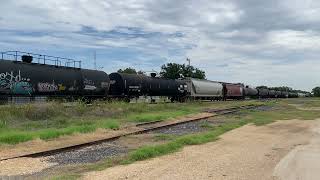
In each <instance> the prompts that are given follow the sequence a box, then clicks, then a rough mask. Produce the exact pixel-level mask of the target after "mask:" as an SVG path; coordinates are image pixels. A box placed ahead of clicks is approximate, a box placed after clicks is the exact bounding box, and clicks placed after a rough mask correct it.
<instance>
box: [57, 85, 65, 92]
mask: <svg viewBox="0 0 320 180" xmlns="http://www.w3.org/2000/svg"><path fill="white" fill-rule="evenodd" d="M58 87H59V91H65V90H66V87H65V86H64V85H63V84H58Z"/></svg>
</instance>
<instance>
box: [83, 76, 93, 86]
mask: <svg viewBox="0 0 320 180" xmlns="http://www.w3.org/2000/svg"><path fill="white" fill-rule="evenodd" d="M83 83H84V84H85V85H91V86H94V82H93V81H92V80H90V79H87V78H85V79H84V81H83Z"/></svg>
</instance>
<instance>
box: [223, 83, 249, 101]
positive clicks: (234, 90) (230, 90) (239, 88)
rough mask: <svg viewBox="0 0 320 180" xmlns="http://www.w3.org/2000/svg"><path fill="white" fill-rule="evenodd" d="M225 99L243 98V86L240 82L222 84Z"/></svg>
mask: <svg viewBox="0 0 320 180" xmlns="http://www.w3.org/2000/svg"><path fill="white" fill-rule="evenodd" d="M224 88H225V99H244V97H245V95H244V87H243V85H242V84H224Z"/></svg>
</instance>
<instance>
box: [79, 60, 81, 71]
mask: <svg viewBox="0 0 320 180" xmlns="http://www.w3.org/2000/svg"><path fill="white" fill-rule="evenodd" d="M79 68H80V69H81V61H79Z"/></svg>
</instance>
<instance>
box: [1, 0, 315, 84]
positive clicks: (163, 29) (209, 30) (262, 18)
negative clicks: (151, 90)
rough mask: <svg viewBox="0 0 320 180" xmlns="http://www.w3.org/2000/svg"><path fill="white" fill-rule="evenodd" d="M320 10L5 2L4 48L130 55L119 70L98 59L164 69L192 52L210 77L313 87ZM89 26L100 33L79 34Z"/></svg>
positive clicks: (164, 1) (148, 0)
mask: <svg viewBox="0 0 320 180" xmlns="http://www.w3.org/2000/svg"><path fill="white" fill-rule="evenodd" d="M319 8H320V3H318V2H316V1H311V0H307V1H302V0H293V1H291V0H290V1H289V0H285V1H281V2H279V1H277V0H270V1H263V2H262V1H256V2H253V1H250V2H249V1H246V0H198V1H196V0H175V1H170V0H161V1H156V0H119V1H113V0H90V1H89V0H46V1H43V0H32V1H29V0H16V1H4V2H2V4H1V6H0V11H1V12H2V15H0V16H1V17H0V41H1V43H0V48H2V49H7V48H9V47H10V48H11V47H15V46H16V47H20V48H24V50H28V49H30V50H31V49H39V50H47V51H49V52H50V49H51V50H52V49H59V51H60V52H63V51H64V52H65V53H66V54H70V53H72V52H74V50H75V49H76V50H77V51H76V52H82V51H83V52H92V51H91V50H92V49H96V50H98V51H102V52H103V51H108V52H109V51H113V50H114V49H117V51H119V52H120V53H123V52H127V53H132V58H127V59H126V57H125V56H122V54H119V55H118V56H119V57H117V55H115V54H112V53H111V54H112V59H111V60H112V62H114V64H113V65H112V67H113V66H115V67H114V68H110V67H111V65H109V64H108V63H110V61H111V60H110V61H103V60H101V63H102V66H104V67H105V70H108V71H111V70H115V68H119V67H121V66H130V65H131V66H135V67H138V68H146V69H157V70H159V67H158V66H159V62H160V63H164V62H169V61H175V62H179V63H184V62H185V58H186V57H189V58H191V60H192V63H193V64H194V65H196V66H197V67H200V68H203V69H205V70H206V71H207V75H208V78H210V79H213V80H225V81H231V82H240V81H242V82H247V83H252V84H254V85H260V84H266V85H270V86H275V85H291V86H293V87H296V88H301V89H309V90H310V89H311V88H312V87H313V86H316V85H317V84H320V80H318V78H317V77H316V74H315V73H316V72H317V71H319V69H318V68H317V67H319V66H315V65H318V64H319V63H318V59H319V58H320V55H318V54H319V53H318V52H319V48H320V45H319V42H320V41H319V40H320V34H319V29H320V27H319V22H318V21H319V19H320V13H319ZM84 26H85V27H89V28H91V29H92V30H93V31H96V34H95V35H92V34H90V33H88V34H86V33H80V32H81V31H83V27H84ZM119 27H124V28H119ZM125 27H129V28H138V29H139V30H141V31H142V32H143V33H146V34H145V35H143V34H142V35H137V37H133V38H132V37H131V38H129V37H128V36H130V34H131V33H135V32H133V30H130V29H126V28H125ZM114 31H116V33H115V34H113V37H112V38H110V37H106V36H104V35H105V34H112V33H114ZM23 32H27V33H23ZM28 32H29V33H28ZM30 32H31V33H32V34H30ZM39 33H44V34H43V35H41V36H39V35H37V34H39ZM152 33H155V34H152ZM117 51H115V52H117ZM133 52H134V53H133ZM43 53H47V52H43ZM90 56H91V55H88V56H87V57H90ZM79 57H81V58H85V57H83V54H81V55H79ZM101 58H102V59H109V57H101ZM297 72H298V73H297Z"/></svg>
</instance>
